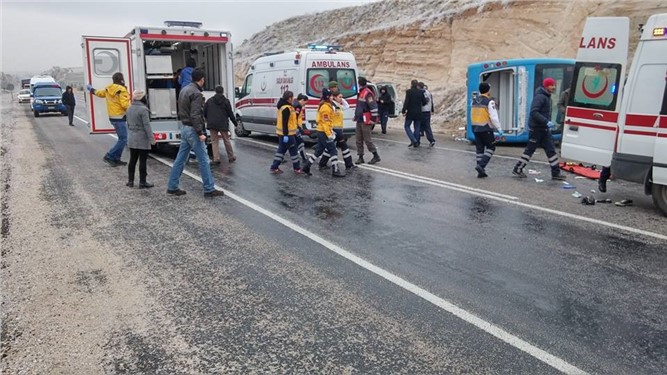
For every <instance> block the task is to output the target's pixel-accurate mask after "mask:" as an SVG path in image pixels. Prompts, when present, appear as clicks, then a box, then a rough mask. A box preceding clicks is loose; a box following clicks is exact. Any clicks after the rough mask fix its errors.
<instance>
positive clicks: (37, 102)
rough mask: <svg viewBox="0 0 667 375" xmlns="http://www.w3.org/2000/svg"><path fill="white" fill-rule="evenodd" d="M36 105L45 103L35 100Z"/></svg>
mask: <svg viewBox="0 0 667 375" xmlns="http://www.w3.org/2000/svg"><path fill="white" fill-rule="evenodd" d="M35 104H44V101H43V100H41V99H35Z"/></svg>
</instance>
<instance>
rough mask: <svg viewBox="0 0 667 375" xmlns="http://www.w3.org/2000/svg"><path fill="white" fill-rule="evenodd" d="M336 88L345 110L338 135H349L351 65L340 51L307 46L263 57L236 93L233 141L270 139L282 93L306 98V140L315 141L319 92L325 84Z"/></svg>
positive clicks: (354, 73) (353, 94)
mask: <svg viewBox="0 0 667 375" xmlns="http://www.w3.org/2000/svg"><path fill="white" fill-rule="evenodd" d="M331 81H336V82H338V89H339V91H340V92H341V93H342V94H343V97H344V98H345V99H346V100H347V102H348V103H349V104H350V108H349V109H347V110H345V112H344V115H343V133H344V134H345V135H347V136H351V135H353V134H354V131H355V128H356V124H355V123H354V122H353V121H352V118H353V117H354V110H355V108H356V102H357V63H356V60H355V59H354V56H353V55H352V54H351V53H349V52H342V51H341V47H340V46H330V45H312V44H311V45H309V46H308V48H306V49H298V50H295V51H292V52H280V53H274V54H266V55H265V56H263V57H260V58H258V59H257V60H255V61H254V62H253V63H252V65H251V66H250V69H249V70H248V74H247V75H246V77H245V81H244V82H243V86H242V87H241V88H239V89H238V90H237V92H236V98H237V102H236V119H237V121H238V124H239V125H238V127H237V128H236V135H238V136H240V137H246V136H248V135H250V133H261V134H276V114H277V110H278V109H277V108H276V104H277V103H278V100H279V99H280V98H281V96H282V95H283V93H284V92H285V91H292V92H293V93H294V97H295V98H296V96H297V95H299V94H304V95H306V96H308V103H307V104H306V112H305V119H304V122H305V125H306V131H305V133H306V135H309V136H311V137H313V138H314V137H315V134H316V130H315V129H316V127H317V124H316V123H315V114H316V113H317V107H318V104H319V102H320V97H321V96H322V89H324V88H327V86H328V84H329V82H331Z"/></svg>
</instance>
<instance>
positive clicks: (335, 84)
mask: <svg viewBox="0 0 667 375" xmlns="http://www.w3.org/2000/svg"><path fill="white" fill-rule="evenodd" d="M334 87H336V88H337V87H338V82H336V81H331V82H329V89H332V88H334Z"/></svg>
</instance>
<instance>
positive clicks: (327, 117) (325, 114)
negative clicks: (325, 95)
mask: <svg viewBox="0 0 667 375" xmlns="http://www.w3.org/2000/svg"><path fill="white" fill-rule="evenodd" d="M335 116H336V114H335V113H334V109H333V106H332V105H331V103H328V102H324V103H322V105H320V106H319V108H318V109H317V116H316V117H315V121H317V131H318V132H323V133H324V134H326V136H327V137H331V134H333V130H332V129H333V124H334V117H335Z"/></svg>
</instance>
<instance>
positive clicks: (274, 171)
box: [271, 168, 283, 174]
mask: <svg viewBox="0 0 667 375" xmlns="http://www.w3.org/2000/svg"><path fill="white" fill-rule="evenodd" d="M271 173H273V174H281V173H283V171H282V169H280V168H276V169H271Z"/></svg>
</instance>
